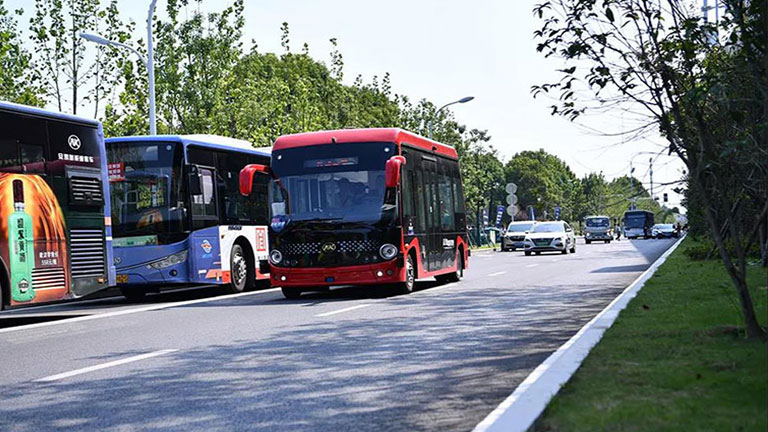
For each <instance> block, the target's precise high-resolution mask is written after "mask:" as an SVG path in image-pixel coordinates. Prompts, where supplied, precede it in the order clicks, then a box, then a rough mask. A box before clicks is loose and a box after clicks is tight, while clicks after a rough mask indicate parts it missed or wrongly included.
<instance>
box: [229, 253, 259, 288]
mask: <svg viewBox="0 0 768 432" xmlns="http://www.w3.org/2000/svg"><path fill="white" fill-rule="evenodd" d="M229 272H230V273H229V274H230V282H229V284H228V285H226V288H227V291H228V292H229V293H231V294H237V293H241V292H243V291H245V289H246V288H249V287H253V280H254V275H253V274H252V272H253V265H252V264H251V262H250V260H249V259H248V255H247V254H246V253H245V250H243V247H242V246H240V245H239V244H237V243H235V244H234V245H232V253H230V254H229Z"/></svg>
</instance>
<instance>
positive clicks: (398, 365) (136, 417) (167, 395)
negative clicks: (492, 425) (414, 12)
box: [0, 240, 673, 431]
mask: <svg viewBox="0 0 768 432" xmlns="http://www.w3.org/2000/svg"><path fill="white" fill-rule="evenodd" d="M580 242H581V240H580ZM672 243H673V241H671V240H634V241H626V240H624V241H621V242H614V243H611V244H610V245H605V244H592V245H585V244H583V243H580V244H579V245H578V251H577V253H576V254H569V255H560V254H545V255H541V256H530V257H525V256H523V254H522V253H519V252H517V253H514V252H507V253H500V252H478V253H475V254H473V256H472V258H471V261H470V268H469V269H468V270H467V272H466V275H465V278H464V279H463V280H462V281H461V282H459V283H456V284H449V285H438V284H437V283H436V282H430V281H423V282H420V283H419V284H418V285H417V289H418V291H417V292H415V293H413V294H411V295H407V296H406V295H402V296H388V294H387V293H385V292H382V291H378V290H373V291H372V290H370V289H366V288H343V289H338V290H333V291H331V292H325V293H317V294H310V295H305V296H304V298H302V299H301V300H293V301H291V300H285V299H283V298H282V295H281V294H280V293H279V291H277V290H266V291H260V292H254V293H247V294H246V295H241V296H237V297H218V298H209V299H202V300H201V299H197V300H193V301H191V302H188V304H183V305H177V306H174V307H166V306H167V305H166V304H164V303H163V302H164V301H167V300H168V299H167V298H165V297H162V296H161V297H160V298H159V300H158V303H152V302H150V303H144V304H141V305H135V304H134V305H131V304H128V303H125V302H122V301H117V300H114V299H106V300H98V301H94V302H91V303H89V304H88V305H84V306H82V308H81V313H72V310H73V308H74V310H77V308H76V307H74V306H72V305H69V306H64V307H53V308H51V309H49V311H50V310H53V311H55V310H57V309H61V308H63V309H64V310H68V311H69V313H71V314H74V315H79V314H88V313H89V312H88V311H89V310H90V311H91V313H92V311H93V310H96V311H98V312H99V313H102V312H105V311H107V313H109V311H110V310H112V311H115V310H117V311H120V313H122V314H117V315H106V316H103V317H99V316H100V315H95V316H97V317H98V318H97V319H88V320H83V321H74V322H72V321H59V322H56V323H52V324H51V325H46V326H44V327H37V328H24V327H19V328H14V329H5V330H0V365H1V366H2V370H3V373H2V374H0V388H1V389H2V404H0V430H2V431H39V430H121V431H122V430H206V431H208V430H222V431H231V430H249V431H301V430H307V431H309V430H311V431H345V430H349V431H365V430H376V431H382V430H384V431H389V430H391V431H413V430H441V431H444V430H456V431H466V430H471V429H472V428H473V427H474V426H475V425H476V424H477V423H478V422H479V421H481V420H482V419H483V418H484V417H485V416H486V415H487V414H488V413H489V412H490V411H492V410H493V409H494V408H495V407H496V405H498V404H499V403H500V402H501V401H502V400H503V399H504V398H505V397H506V396H508V395H509V393H511V391H512V390H513V389H514V388H515V386H516V385H517V384H519V383H520V382H521V381H522V380H523V379H525V377H526V376H527V375H528V374H529V373H530V372H531V371H532V370H533V369H534V368H535V367H536V366H537V365H538V364H539V363H541V362H542V361H543V360H544V359H546V357H547V356H548V355H549V354H551V353H552V352H553V351H554V350H556V349H557V347H558V346H560V345H561V344H562V343H563V342H565V341H566V340H568V339H569V338H570V337H571V336H572V335H573V334H575V333H576V332H577V331H578V329H579V328H580V327H581V326H582V325H584V324H585V323H586V322H587V321H589V320H590V319H591V318H592V317H593V316H594V315H595V314H597V313H598V312H599V311H600V310H601V309H602V308H604V307H605V306H606V305H607V304H608V303H610V301H611V300H612V299H613V298H614V297H616V295H618V294H619V293H620V292H621V291H622V290H623V289H624V288H625V287H626V286H627V285H629V284H630V283H631V282H632V281H633V280H634V279H635V278H636V277H637V276H639V275H640V274H641V273H642V272H643V271H644V270H645V269H646V268H647V267H648V265H649V264H650V263H651V262H653V261H654V260H655V259H656V258H657V257H658V256H659V255H661V254H662V253H663V252H664V250H666V249H667V248H668V247H669V246H671V244H672ZM179 295H182V296H183V295H190V296H192V298H197V297H199V296H200V295H199V294H194V293H192V294H174V296H176V297H173V298H172V299H173V300H178V296H179ZM152 308H155V309H153V310H146V309H152ZM24 312H25V313H29V312H30V311H26V310H25V311H24Z"/></svg>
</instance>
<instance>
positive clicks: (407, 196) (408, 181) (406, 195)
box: [401, 170, 413, 225]
mask: <svg viewBox="0 0 768 432" xmlns="http://www.w3.org/2000/svg"><path fill="white" fill-rule="evenodd" d="M412 177H413V171H409V170H403V185H402V188H401V191H402V200H403V221H404V222H405V224H406V225H408V223H409V222H410V219H411V218H412V217H413V179H412Z"/></svg>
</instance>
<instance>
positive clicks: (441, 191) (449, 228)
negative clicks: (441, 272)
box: [435, 159, 457, 269]
mask: <svg viewBox="0 0 768 432" xmlns="http://www.w3.org/2000/svg"><path fill="white" fill-rule="evenodd" d="M439 168H440V172H439V174H438V175H437V181H436V182H435V187H436V188H437V199H438V203H439V212H438V214H439V216H438V218H439V224H440V225H439V227H438V234H437V236H436V237H437V241H438V243H439V245H438V246H439V248H440V264H439V266H440V267H439V268H441V269H444V268H450V267H453V266H454V264H455V263H456V231H457V229H456V213H455V212H454V196H453V182H452V179H451V178H452V175H451V174H452V173H451V166H450V164H449V163H448V162H447V161H445V160H444V159H440V167H439Z"/></svg>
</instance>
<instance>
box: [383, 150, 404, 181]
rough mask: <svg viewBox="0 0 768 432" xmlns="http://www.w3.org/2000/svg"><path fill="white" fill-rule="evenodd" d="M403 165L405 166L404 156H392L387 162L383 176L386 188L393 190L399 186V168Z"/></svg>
mask: <svg viewBox="0 0 768 432" xmlns="http://www.w3.org/2000/svg"><path fill="white" fill-rule="evenodd" d="M403 165H405V157H404V156H392V157H391V158H389V160H388V161H387V165H386V169H385V174H386V185H387V187H388V188H394V187H397V185H398V184H400V167H401V166H403Z"/></svg>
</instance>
